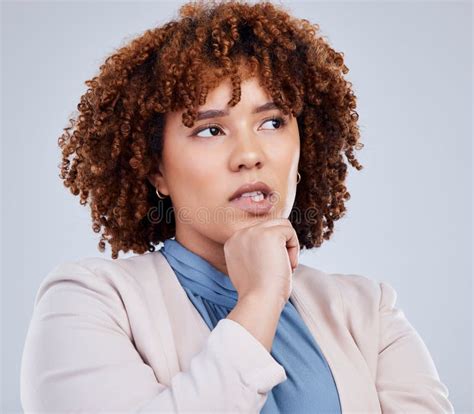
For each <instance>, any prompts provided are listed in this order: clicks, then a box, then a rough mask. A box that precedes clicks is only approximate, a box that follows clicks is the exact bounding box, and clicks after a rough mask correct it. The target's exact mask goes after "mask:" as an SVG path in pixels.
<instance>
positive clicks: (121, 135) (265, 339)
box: [21, 1, 453, 413]
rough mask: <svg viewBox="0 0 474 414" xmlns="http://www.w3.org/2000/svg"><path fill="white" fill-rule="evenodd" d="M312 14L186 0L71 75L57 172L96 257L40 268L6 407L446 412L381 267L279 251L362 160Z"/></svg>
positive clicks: (307, 228)
mask: <svg viewBox="0 0 474 414" xmlns="http://www.w3.org/2000/svg"><path fill="white" fill-rule="evenodd" d="M317 32H318V27H317V25H311V24H310V23H309V22H308V21H307V20H304V19H303V20H300V19H296V18H293V17H291V16H290V15H289V14H288V13H287V12H286V11H285V10H284V9H282V8H281V7H280V8H277V7H276V6H274V5H272V4H270V3H256V4H253V5H251V4H245V3H242V2H233V1H230V2H222V3H210V2H204V3H189V4H187V5H185V6H182V7H181V9H180V19H179V20H177V21H174V20H173V21H171V22H169V23H167V24H165V25H164V26H162V27H159V28H156V29H152V30H148V31H146V32H145V33H144V34H143V35H142V36H140V37H138V38H136V39H134V40H133V41H132V42H130V43H129V44H127V45H125V46H123V47H122V48H120V49H119V50H118V51H117V52H116V53H115V54H114V55H112V56H111V57H109V58H108V59H107V60H106V61H105V63H104V64H103V65H102V66H101V68H100V74H99V75H98V76H97V77H94V78H93V79H92V80H90V81H88V82H87V85H88V86H89V87H90V88H89V89H88V91H87V93H86V94H85V95H84V96H82V98H81V102H80V103H79V105H78V109H79V111H80V113H79V115H78V117H77V118H76V119H75V120H72V121H71V122H72V124H71V127H69V128H66V129H65V133H64V134H63V135H62V136H61V137H60V139H59V145H60V147H61V149H62V154H63V162H62V168H61V178H62V179H63V180H64V184H65V185H66V186H67V187H69V188H70V190H71V192H72V193H73V194H74V195H79V196H80V202H81V204H89V205H90V207H91V212H92V220H93V229H94V231H95V232H101V231H102V230H103V233H102V238H101V240H100V243H99V248H100V250H101V251H104V248H105V242H108V243H109V244H110V245H111V248H112V259H113V260H110V259H105V258H102V259H101V258H84V259H81V260H78V261H75V262H64V263H61V264H60V265H59V266H57V267H56V268H55V269H53V270H52V271H51V273H50V274H49V275H48V276H47V277H46V278H45V280H44V281H43V283H42V284H41V286H40V288H39V291H38V294H37V297H36V300H35V309H34V314H33V318H32V321H31V324H30V327H29V331H28V336H27V339H26V343H25V348H24V354H23V360H22V373H21V374H22V375H21V398H22V404H23V408H24V409H25V411H37V410H42V411H47V412H53V411H59V412H69V411H86V412H96V411H102V410H105V411H113V412H117V411H126V412H145V411H157V412H161V411H164V412H228V411H239V412H240V411H242V412H279V411H281V412H291V413H298V412H305V413H306V412H314V413H317V412H331V413H336V412H344V413H345V412H364V413H365V412H371V413H372V412H374V413H375V412H407V413H408V412H419V411H428V412H441V411H448V412H453V407H452V405H451V403H450V402H449V400H448V390H447V388H446V386H445V385H444V384H443V383H442V382H441V381H440V379H439V376H438V373H437V370H436V368H435V366H434V363H433V361H432V359H431V356H430V354H429V351H428V350H427V348H426V346H425V344H424V342H423V341H422V339H421V338H420V337H419V335H418V334H417V332H416V331H415V330H414V328H413V327H412V326H411V325H410V323H409V322H408V321H407V319H406V318H405V316H404V314H403V312H402V311H400V310H398V309H397V308H395V301H396V292H395V291H394V289H393V288H392V287H391V286H389V285H388V284H386V283H383V282H381V283H379V282H376V281H373V280H370V279H368V278H367V277H364V276H359V275H352V274H351V275H347V274H328V273H325V272H323V271H321V270H318V269H315V268H312V267H309V266H304V265H302V264H299V263H298V257H299V252H300V246H301V247H302V248H307V249H311V248H313V247H319V246H320V245H321V244H322V242H323V240H328V239H329V238H330V236H331V234H332V232H333V228H334V222H335V221H336V220H338V219H339V218H341V217H342V216H343V215H344V212H345V205H344V203H345V200H348V199H349V192H348V191H347V189H346V186H345V184H344V183H345V177H346V170H347V162H349V163H350V164H351V165H352V166H353V167H355V168H356V169H358V170H360V169H361V168H362V166H361V165H360V164H359V163H358V162H357V161H356V159H355V157H354V153H353V150H354V149H360V148H361V147H362V144H360V143H359V142H358V139H359V130H358V126H357V120H358V115H357V113H356V112H355V108H356V98H355V96H354V94H353V92H352V89H351V84H350V83H349V82H347V81H345V80H344V78H343V74H345V73H347V72H348V69H347V67H346V66H345V65H344V63H343V57H342V53H337V52H335V51H334V50H333V49H332V48H331V47H330V46H329V45H328V43H327V42H326V41H325V40H324V39H323V38H322V37H321V36H317V35H316V34H317ZM71 129H72V130H73V131H72V133H71V132H70V130H71ZM343 155H345V156H346V158H347V162H346V161H344V159H343ZM161 242H163V246H162V247H161V249H159V250H158V251H156V250H155V246H156V245H158V244H160V243H161ZM119 251H124V252H128V251H132V252H134V253H137V254H136V255H135V256H132V257H130V258H118V253H119Z"/></svg>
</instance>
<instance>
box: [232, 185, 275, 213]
mask: <svg viewBox="0 0 474 414" xmlns="http://www.w3.org/2000/svg"><path fill="white" fill-rule="evenodd" d="M244 192H245V191H244ZM230 203H231V204H232V205H233V206H234V207H237V208H239V209H241V210H243V211H246V212H248V213H251V214H254V215H256V216H259V215H262V214H268V213H269V212H270V210H271V209H272V208H273V203H272V202H271V201H270V194H267V195H266V196H265V198H264V199H263V200H261V201H253V200H252V198H251V197H241V198H234V199H233V200H231V201H230Z"/></svg>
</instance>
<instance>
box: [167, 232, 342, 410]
mask: <svg viewBox="0 0 474 414" xmlns="http://www.w3.org/2000/svg"><path fill="white" fill-rule="evenodd" d="M160 251H161V252H162V253H163V255H164V256H165V258H166V260H167V261H168V263H169V264H170V266H171V268H172V269H173V270H174V272H175V273H176V276H177V278H178V280H179V282H180V284H181V285H182V287H183V288H184V290H185V291H186V294H187V296H188V297H189V299H190V300H191V302H192V303H193V304H194V306H195V307H196V309H197V310H198V311H199V313H200V314H201V316H202V318H203V319H204V321H205V322H206V323H207V325H208V326H209V329H210V330H212V329H213V328H214V327H215V326H216V325H217V323H218V322H219V320H221V319H223V318H226V317H227V315H228V314H229V312H230V311H231V310H232V309H233V308H234V307H235V305H236V303H237V298H238V294H237V290H236V289H235V288H234V286H233V284H232V282H231V279H230V278H229V277H228V276H227V275H226V274H225V273H222V272H221V271H219V270H218V269H217V268H215V267H214V266H213V265H211V264H210V263H209V262H208V261H207V260H205V259H204V258H202V257H201V256H199V255H197V254H196V253H193V252H191V251H190V250H189V249H187V248H186V247H184V246H183V245H182V244H181V243H179V242H178V241H177V240H175V239H172V238H169V239H166V240H165V242H164V245H163V247H162V248H161V250H160ZM271 355H272V356H273V358H275V360H276V361H277V362H278V363H279V364H281V365H282V366H283V367H284V368H285V371H286V374H287V380H285V381H283V382H281V383H280V384H277V385H276V386H275V387H273V388H272V390H271V391H270V392H269V393H268V398H267V401H266V402H265V404H264V406H263V408H262V410H261V411H260V412H261V413H310V412H311V413H340V412H341V406H340V401H339V394H338V392H337V388H336V384H335V382H334V378H333V376H332V373H331V370H330V368H329V365H328V364H327V362H326V360H325V358H324V356H323V354H322V352H321V350H320V348H319V346H318V344H317V343H316V341H315V339H314V337H313V336H312V334H311V332H310V331H309V330H308V328H307V327H306V325H305V323H304V321H303V320H302V319H301V317H300V315H299V313H298V311H297V310H296V308H295V307H294V305H293V303H292V302H291V298H290V300H289V301H288V302H287V303H286V304H285V307H284V308H283V311H282V313H281V316H280V320H279V322H278V327H277V331H276V334H275V338H274V340H273V345H272V349H271Z"/></svg>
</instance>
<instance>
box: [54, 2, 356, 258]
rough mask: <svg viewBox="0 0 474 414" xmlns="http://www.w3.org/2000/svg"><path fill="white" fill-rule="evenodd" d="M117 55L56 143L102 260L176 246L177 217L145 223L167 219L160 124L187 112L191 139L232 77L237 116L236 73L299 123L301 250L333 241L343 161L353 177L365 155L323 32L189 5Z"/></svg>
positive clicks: (341, 210)
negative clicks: (159, 213)
mask: <svg viewBox="0 0 474 414" xmlns="http://www.w3.org/2000/svg"><path fill="white" fill-rule="evenodd" d="M114 52H115V53H113V54H111V55H110V56H109V57H107V59H106V60H105V62H104V63H103V64H102V65H101V66H100V69H99V74H98V76H95V77H93V78H92V79H90V80H87V81H85V84H86V85H87V87H88V89H87V91H86V93H85V94H84V95H82V96H81V98H80V103H79V104H78V105H77V109H78V111H79V112H78V113H77V112H75V117H72V118H71V119H69V122H70V125H69V126H68V127H66V128H63V131H64V132H63V133H62V135H61V137H60V138H59V139H58V144H59V147H60V148H61V151H62V163H61V164H60V165H59V167H60V169H61V172H60V174H59V176H60V178H61V179H62V180H63V182H64V185H65V186H66V187H69V189H70V191H71V193H72V194H74V195H80V204H81V205H86V204H89V205H90V207H91V217H92V229H93V231H94V232H96V233H99V232H101V231H102V229H103V233H102V234H101V239H100V241H99V243H98V249H99V250H100V251H101V252H103V251H104V250H105V241H108V242H109V243H110V245H111V248H112V258H113V259H116V258H118V253H119V251H121V250H122V251H123V252H125V253H126V252H128V251H129V250H132V252H134V253H139V254H142V253H145V252H146V251H150V252H153V251H155V245H156V244H159V243H160V242H162V241H164V240H165V239H166V238H168V237H173V236H174V235H175V230H176V223H175V220H174V217H173V218H172V219H171V220H169V221H168V222H164V221H158V222H157V223H154V222H151V221H150V219H149V216H148V213H149V211H150V209H151V208H153V207H155V206H156V205H157V203H158V202H159V201H161V202H164V203H165V204H166V203H169V205H168V206H165V207H170V206H171V209H172V205H171V201H170V199H169V198H167V199H165V200H159V199H158V197H157V195H156V192H155V188H154V186H153V185H152V184H151V182H149V181H148V179H147V177H148V176H149V175H150V174H153V173H154V172H155V171H156V168H157V163H158V161H159V160H160V159H161V150H162V142H163V128H164V122H165V115H166V113H167V112H172V111H176V110H184V113H183V115H182V122H183V124H184V125H185V126H187V127H192V126H193V124H194V121H195V117H196V114H197V110H198V106H201V105H203V104H205V102H206V97H207V94H208V91H209V90H211V89H212V88H213V87H215V86H216V85H218V84H219V82H220V81H222V80H223V79H224V78H228V77H230V80H231V82H232V89H233V90H232V99H231V101H229V106H234V105H236V104H237V103H238V102H239V100H240V84H241V82H242V76H241V74H242V73H243V71H242V67H243V65H244V64H245V65H247V66H248V67H251V68H252V71H253V72H255V73H257V74H258V76H259V78H260V79H261V82H263V83H262V86H263V87H264V89H265V90H266V92H267V93H268V94H269V96H271V97H272V98H273V101H274V102H275V103H276V104H277V106H278V107H279V108H280V109H281V110H282V112H284V113H285V114H289V113H290V112H291V114H292V115H293V116H295V117H296V119H297V123H298V127H299V131H300V143H301V150H300V154H301V155H300V164H299V172H300V174H301V181H300V183H299V184H298V187H297V193H296V196H295V203H294V206H293V210H295V209H298V210H299V211H300V212H301V211H305V210H307V209H310V208H311V209H312V210H313V211H314V212H315V216H314V217H313V219H312V220H302V221H301V220H300V221H298V222H294V223H293V222H292V224H293V226H294V228H295V231H296V233H297V235H298V239H299V242H300V246H301V248H302V249H303V248H306V249H310V248H313V247H315V246H316V247H319V246H320V245H321V244H322V242H323V240H329V238H330V236H331V234H332V233H333V229H334V221H336V220H338V219H339V218H341V217H342V216H343V215H344V214H345V211H346V208H345V200H349V198H350V194H349V192H348V191H347V188H346V186H345V184H344V183H345V178H346V172H347V164H346V162H345V161H344V159H343V154H345V156H346V158H347V161H348V162H349V163H350V164H351V165H352V166H353V167H354V168H356V169H357V170H361V169H362V168H363V166H362V165H360V164H359V162H358V161H357V160H356V159H355V156H354V152H353V150H354V148H355V149H357V150H359V149H361V148H362V147H363V144H361V143H360V142H358V140H359V128H358V125H357V121H358V118H359V116H358V114H357V112H356V111H355V108H356V97H355V95H354V93H353V91H352V83H351V82H348V81H346V80H345V79H344V76H343V74H346V73H347V72H348V71H349V69H348V68H347V66H346V65H345V64H344V59H343V53H339V52H336V51H335V50H334V49H332V48H331V47H330V46H329V44H328V42H327V41H326V39H325V38H324V37H323V36H321V35H320V33H319V25H317V24H311V23H310V22H309V21H308V20H306V19H297V18H295V17H292V16H291V15H290V14H289V13H288V12H287V11H286V10H285V9H284V8H283V7H282V6H275V5H274V4H272V3H270V2H260V3H255V4H248V3H245V2H240V1H235V0H233V1H220V2H215V1H214V2H210V1H197V2H189V3H186V4H184V5H182V6H181V7H180V9H179V18H178V19H175V20H171V21H169V22H167V23H166V24H164V25H162V26H160V27H156V28H153V29H149V30H146V31H145V32H144V33H143V34H141V35H140V36H138V37H136V38H134V39H132V40H131V41H129V42H128V43H127V44H125V45H122V46H120V47H119V48H117V49H116V50H115V51H114ZM253 72H252V73H253ZM292 212H293V211H292ZM291 217H292V215H291V214H290V221H291V220H292V219H291Z"/></svg>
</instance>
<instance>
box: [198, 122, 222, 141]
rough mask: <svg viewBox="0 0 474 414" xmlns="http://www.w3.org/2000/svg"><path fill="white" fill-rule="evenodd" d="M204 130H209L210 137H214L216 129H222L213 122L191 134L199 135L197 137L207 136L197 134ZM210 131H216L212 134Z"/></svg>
mask: <svg viewBox="0 0 474 414" xmlns="http://www.w3.org/2000/svg"><path fill="white" fill-rule="evenodd" d="M206 130H209V131H211V135H210V136H212V137H216V136H217V132H218V131H222V130H221V128H220V127H219V126H217V125H214V124H209V125H206V127H205V128H201V129H198V130H197V131H196V132H194V133H193V135H195V136H196V137H199V138H208V137H209V135H208V136H202V135H198V134H200V133H201V132H203V131H206ZM212 132H216V134H213V133H212Z"/></svg>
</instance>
